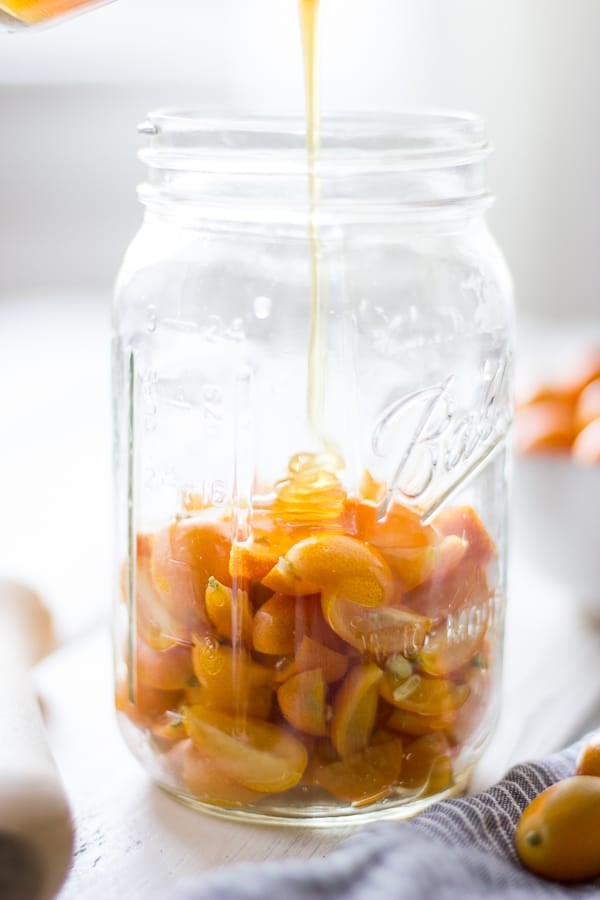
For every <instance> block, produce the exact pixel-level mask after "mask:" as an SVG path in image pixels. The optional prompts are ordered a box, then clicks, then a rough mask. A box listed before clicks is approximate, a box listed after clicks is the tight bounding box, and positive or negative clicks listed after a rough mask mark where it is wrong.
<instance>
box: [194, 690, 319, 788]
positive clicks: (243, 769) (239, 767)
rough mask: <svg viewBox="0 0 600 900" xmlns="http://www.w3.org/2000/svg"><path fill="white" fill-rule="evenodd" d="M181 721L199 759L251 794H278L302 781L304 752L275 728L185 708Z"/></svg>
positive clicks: (219, 713) (207, 710)
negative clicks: (206, 760) (214, 765)
mask: <svg viewBox="0 0 600 900" xmlns="http://www.w3.org/2000/svg"><path fill="white" fill-rule="evenodd" d="M184 721H185V727H186V731H187V733H188V735H189V737H191V739H192V741H193V742H194V745H195V747H196V748H197V749H198V750H199V751H200V752H201V753H202V755H204V756H207V757H210V758H211V759H214V760H215V761H217V762H218V767H219V769H220V770H221V772H222V773H223V774H224V775H225V776H226V777H227V778H230V779H231V780H232V781H235V782H237V783H238V784H241V785H243V786H244V787H246V788H249V789H250V790H253V791H259V792H265V793H279V791H285V790H289V789H290V788H292V787H294V786H295V785H296V784H298V782H299V781H300V779H301V778H302V774H303V772H304V770H305V768H306V765H307V762H308V755H307V752H306V748H305V747H304V745H303V744H302V742H301V741H299V740H298V739H297V738H295V737H294V736H293V735H291V734H289V733H288V732H286V731H285V730H284V729H283V728H279V727H278V726H277V725H272V724H270V723H269V722H260V721H258V720H255V719H248V718H243V719H240V718H236V717H234V716H231V715H228V714H227V713H221V712H217V711H215V710H209V709H206V707H204V706H191V707H185V708H184Z"/></svg>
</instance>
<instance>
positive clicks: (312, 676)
mask: <svg viewBox="0 0 600 900" xmlns="http://www.w3.org/2000/svg"><path fill="white" fill-rule="evenodd" d="M277 700H278V702H279V708H280V710H281V712H282V713H283V715H284V717H285V718H286V719H287V721H288V722H289V723H290V725H293V726H294V728H297V729H298V730H299V731H303V732H305V733H306V734H312V735H315V736H316V737H322V736H325V735H326V734H327V722H326V719H325V679H324V678H323V672H322V671H321V669H312V670H309V671H307V672H300V673H299V674H298V675H293V676H292V677H291V678H289V679H288V680H287V681H286V682H285V683H284V684H282V685H281V687H280V688H279V690H278V691H277Z"/></svg>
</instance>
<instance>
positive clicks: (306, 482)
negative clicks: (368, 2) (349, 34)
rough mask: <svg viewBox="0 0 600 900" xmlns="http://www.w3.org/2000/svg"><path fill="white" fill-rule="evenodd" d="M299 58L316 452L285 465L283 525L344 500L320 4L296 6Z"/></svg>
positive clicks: (331, 514)
mask: <svg viewBox="0 0 600 900" xmlns="http://www.w3.org/2000/svg"><path fill="white" fill-rule="evenodd" d="M298 2H299V12H300V32H301V37H302V49H303V55H304V82H305V104H306V150H307V162H308V191H309V224H308V244H309V256H310V332H309V345H308V388H307V414H308V422H309V425H310V427H311V430H312V432H313V434H314V436H315V437H316V439H317V440H318V442H319V444H320V445H321V447H322V451H321V452H319V453H298V454H296V455H295V456H294V457H292V459H291V460H290V462H289V465H288V474H287V477H286V478H284V479H283V480H282V481H280V482H279V483H278V485H277V489H278V491H277V503H276V508H278V511H279V512H280V513H281V514H282V515H284V516H285V518H287V520H288V521H307V522H308V521H310V520H311V519H313V518H315V517H316V518H318V519H321V520H323V519H327V518H332V519H333V518H335V517H336V516H337V515H339V512H340V508H341V504H343V498H344V496H345V494H344V490H343V488H342V486H341V483H340V476H341V473H342V471H343V468H344V463H343V460H342V458H341V457H340V454H339V452H338V451H337V450H336V447H335V445H334V443H333V441H332V440H331V438H330V437H329V435H328V434H327V431H326V427H325V423H324V400H325V374H326V344H327V334H326V326H325V324H324V316H323V296H322V284H321V247H320V240H319V228H318V210H319V176H318V157H319V149H320V139H319V130H320V110H319V13H320V0H298Z"/></svg>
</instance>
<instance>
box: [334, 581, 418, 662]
mask: <svg viewBox="0 0 600 900" xmlns="http://www.w3.org/2000/svg"><path fill="white" fill-rule="evenodd" d="M321 602H322V607H323V613H324V615H325V619H326V620H327V622H328V623H329V625H330V626H331V628H332V629H333V630H334V631H335V632H336V634H338V635H339V636H340V637H341V638H342V639H343V640H344V641H346V642H347V643H348V644H350V645H351V646H352V647H355V648H356V649H357V650H360V651H361V652H362V653H368V654H370V655H372V656H374V657H375V658H376V659H377V660H384V659H385V658H386V657H388V656H390V655H391V654H393V653H401V654H402V655H404V656H416V655H417V654H418V653H419V651H420V650H421V648H422V647H423V644H424V642H425V637H426V635H427V633H428V631H429V629H430V628H431V620H430V619H428V618H426V617H425V616H421V615H419V614H418V613H415V612H413V611H412V610H411V609H405V608H403V607H399V606H378V607H375V608H368V607H365V606H361V605H360V604H358V603H352V601H350V600H344V599H342V598H341V597H336V596H335V595H330V594H324V595H323V597H322V601H321Z"/></svg>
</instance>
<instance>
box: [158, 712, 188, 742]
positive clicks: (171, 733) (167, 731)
mask: <svg viewBox="0 0 600 900" xmlns="http://www.w3.org/2000/svg"><path fill="white" fill-rule="evenodd" d="M150 731H151V732H152V734H153V735H154V737H155V738H159V739H160V740H161V741H165V742H166V743H167V744H174V743H176V742H177V741H182V740H184V739H185V737H186V733H185V727H184V724H183V717H182V716H181V715H180V713H178V712H173V711H171V710H167V711H166V712H164V713H162V714H161V715H160V716H157V717H156V718H155V719H153V720H152V722H151V723H150Z"/></svg>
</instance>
